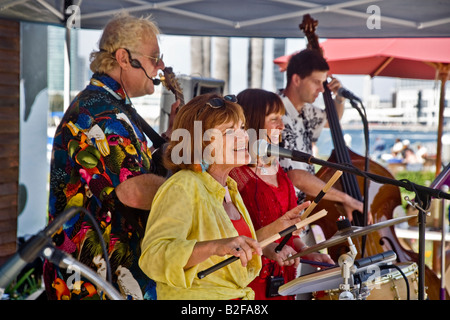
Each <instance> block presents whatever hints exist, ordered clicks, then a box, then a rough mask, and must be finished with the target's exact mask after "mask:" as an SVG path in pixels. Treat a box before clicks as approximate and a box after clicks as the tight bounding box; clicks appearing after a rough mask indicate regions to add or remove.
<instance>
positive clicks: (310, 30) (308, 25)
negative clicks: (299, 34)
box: [299, 14, 323, 55]
mask: <svg viewBox="0 0 450 320" xmlns="http://www.w3.org/2000/svg"><path fill="white" fill-rule="evenodd" d="M318 25H319V22H318V21H317V20H314V19H313V18H312V17H311V16H310V15H309V14H305V15H304V16H303V21H302V23H301V24H300V25H299V28H300V30H302V31H303V33H304V34H305V36H306V38H307V39H308V45H307V48H308V49H313V50H319V51H320V53H321V54H322V55H323V51H322V48H321V47H320V45H319V39H318V37H317V35H316V28H317V26H318Z"/></svg>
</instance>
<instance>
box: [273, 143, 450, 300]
mask: <svg viewBox="0 0 450 320" xmlns="http://www.w3.org/2000/svg"><path fill="white" fill-rule="evenodd" d="M267 154H268V156H271V152H270V150H268V151H267ZM292 159H293V160H295V161H300V162H305V163H308V164H317V165H320V166H325V167H330V168H334V169H337V170H341V171H346V172H349V173H352V174H355V175H358V176H362V177H364V178H368V179H370V180H372V181H375V182H378V183H382V184H391V185H395V186H398V187H402V188H404V189H406V190H408V191H411V192H414V193H415V194H416V201H417V202H418V205H414V206H415V207H419V208H420V210H419V292H418V298H419V300H424V297H425V281H424V276H425V225H426V215H427V213H426V210H428V208H429V205H430V200H431V197H435V198H438V199H447V200H450V194H448V193H445V192H443V191H441V190H438V189H432V188H428V187H424V186H420V185H417V184H415V183H413V182H411V181H409V180H406V179H402V180H395V179H391V178H387V177H383V176H380V175H377V174H373V173H370V172H366V171H363V170H360V169H358V168H357V167H354V166H353V165H351V164H339V163H333V162H329V161H325V160H321V159H318V158H315V157H313V156H312V155H310V154H307V153H304V152H301V151H297V150H293V151H292Z"/></svg>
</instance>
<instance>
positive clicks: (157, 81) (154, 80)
mask: <svg viewBox="0 0 450 320" xmlns="http://www.w3.org/2000/svg"><path fill="white" fill-rule="evenodd" d="M138 68H140V69H142V71H144V73H145V76H146V77H147V78H149V79H150V80H152V82H153V84H154V85H155V86H157V85H159V84H160V83H161V80H160V79H158V78H150V77H149V76H148V74H147V71H145V69H144V68H143V67H142V66H141V64H139V66H138Z"/></svg>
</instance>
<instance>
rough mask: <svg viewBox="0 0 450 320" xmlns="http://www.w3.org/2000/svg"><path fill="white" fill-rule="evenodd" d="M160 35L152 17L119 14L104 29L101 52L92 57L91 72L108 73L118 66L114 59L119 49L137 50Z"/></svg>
mask: <svg viewBox="0 0 450 320" xmlns="http://www.w3.org/2000/svg"><path fill="white" fill-rule="evenodd" d="M159 33H160V31H159V28H158V27H157V25H156V23H155V22H154V21H153V20H152V18H151V16H147V17H140V18H138V17H134V16H131V15H130V14H128V13H126V12H122V13H120V14H118V15H117V16H115V17H114V18H113V19H112V20H111V21H109V22H108V24H107V25H106V26H105V28H104V29H103V34H102V36H101V38H100V41H99V45H98V46H99V51H93V52H92V53H91V55H90V61H91V65H90V68H91V71H92V72H94V73H95V72H98V73H108V72H109V71H111V70H112V69H114V68H115V67H117V65H118V63H117V61H116V59H115V57H114V53H115V52H116V50H117V49H120V48H127V49H129V50H131V51H133V50H136V49H137V47H138V46H139V45H140V44H142V43H145V42H146V41H149V39H151V38H153V37H154V38H156V37H157V36H158V35H159Z"/></svg>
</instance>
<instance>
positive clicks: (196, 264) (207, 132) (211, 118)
mask: <svg viewBox="0 0 450 320" xmlns="http://www.w3.org/2000/svg"><path fill="white" fill-rule="evenodd" d="M236 102H237V101H236V97H235V96H225V97H221V96H219V95H216V94H208V95H201V96H197V97H195V98H194V99H192V100H191V101H190V102H189V103H188V104H186V106H184V107H183V108H182V109H180V110H179V112H178V114H177V116H176V118H175V121H174V126H173V129H174V130H173V133H172V140H171V142H170V143H169V145H168V147H167V150H166V153H165V160H166V166H167V167H168V168H169V170H171V171H172V172H173V173H174V174H173V175H172V176H171V177H170V178H169V179H168V180H167V181H166V182H165V183H164V184H163V185H162V186H161V187H160V189H159V190H158V192H157V194H156V196H155V198H154V201H153V204H152V209H151V212H150V216H149V219H148V222H147V228H146V232H145V236H144V239H143V241H142V245H141V248H142V254H141V257H140V260H139V266H140V267H141V269H142V270H143V271H144V272H145V273H146V274H147V275H148V276H149V277H150V278H151V279H153V280H155V281H156V283H157V286H156V290H157V297H158V299H215V300H218V299H253V298H254V292H253V290H252V289H251V288H249V287H248V286H247V285H248V284H249V283H250V282H251V281H252V280H253V279H254V278H255V277H256V276H257V275H258V274H259V271H260V269H261V259H260V255H261V254H262V251H261V248H260V246H259V244H258V241H262V240H263V239H265V238H267V237H269V236H271V235H273V234H274V233H276V232H279V231H281V230H283V229H285V228H287V227H288V226H291V225H292V224H295V223H297V222H299V221H300V219H299V216H298V214H299V213H300V212H301V210H303V209H304V208H305V207H306V206H307V205H308V204H307V203H306V204H303V205H301V206H298V207H296V208H294V209H292V210H291V211H289V212H288V213H286V214H285V215H284V216H283V217H281V218H280V219H278V220H277V221H275V222H273V223H272V224H271V225H269V226H267V227H265V228H262V229H260V230H258V232H255V229H254V228H253V225H252V222H251V219H250V217H249V215H248V212H247V209H246V208H245V205H244V203H243V201H242V198H241V196H240V195H239V192H238V191H237V186H236V182H235V181H234V180H233V179H231V178H230V177H229V176H228V174H229V172H230V171H231V170H232V169H233V168H235V167H237V166H241V165H245V164H248V163H249V161H250V155H249V153H248V135H247V133H246V131H245V129H244V124H245V117H244V114H243V111H242V109H241V107H240V106H239V105H238V104H237V103H236ZM231 255H234V256H236V257H238V258H239V259H240V263H239V262H233V263H231V264H229V265H227V266H225V267H223V268H221V269H219V270H217V271H215V272H213V273H211V274H209V275H208V276H206V277H205V278H203V279H199V278H198V277H197V273H198V272H199V271H202V270H205V269H207V268H209V267H211V266H213V265H215V264H217V263H219V262H221V261H223V260H225V259H226V258H228V257H229V256H231Z"/></svg>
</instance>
